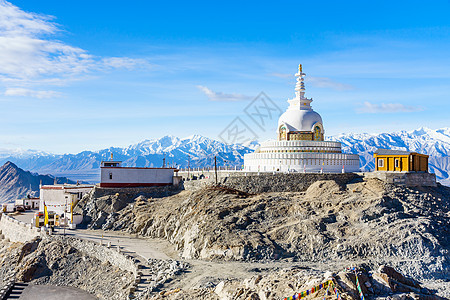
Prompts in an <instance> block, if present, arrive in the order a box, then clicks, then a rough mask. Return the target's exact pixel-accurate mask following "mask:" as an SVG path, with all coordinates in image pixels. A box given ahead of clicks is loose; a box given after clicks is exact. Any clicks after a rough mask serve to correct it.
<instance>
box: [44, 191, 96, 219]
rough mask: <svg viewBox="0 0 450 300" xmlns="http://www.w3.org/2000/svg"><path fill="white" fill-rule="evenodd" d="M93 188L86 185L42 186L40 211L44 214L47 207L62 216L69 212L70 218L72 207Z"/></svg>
mask: <svg viewBox="0 0 450 300" xmlns="http://www.w3.org/2000/svg"><path fill="white" fill-rule="evenodd" d="M93 187H94V186H93V185H86V184H57V185H41V187H40V203H39V211H42V212H43V211H44V205H45V206H47V210H48V211H54V212H55V213H56V214H57V215H60V216H61V215H63V214H64V212H67V216H68V215H69V214H70V213H71V212H72V207H73V206H74V205H75V204H76V203H77V202H78V201H79V200H81V198H83V196H84V195H86V194H87V193H89V192H90V191H91V189H92V188H93Z"/></svg>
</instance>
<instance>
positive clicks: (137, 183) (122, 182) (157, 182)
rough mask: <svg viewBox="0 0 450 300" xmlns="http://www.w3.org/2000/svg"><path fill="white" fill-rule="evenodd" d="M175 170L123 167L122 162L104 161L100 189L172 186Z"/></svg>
mask: <svg viewBox="0 0 450 300" xmlns="http://www.w3.org/2000/svg"><path fill="white" fill-rule="evenodd" d="M175 170H176V169H175V168H137V167H122V162H121V161H102V163H101V171H100V187H145V186H165V185H172V184H173V180H174V171H175Z"/></svg>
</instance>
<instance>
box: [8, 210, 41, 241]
mask: <svg viewBox="0 0 450 300" xmlns="http://www.w3.org/2000/svg"><path fill="white" fill-rule="evenodd" d="M40 235H41V230H40V229H39V228H36V227H31V224H26V223H24V222H21V221H19V220H16V219H14V218H12V217H10V216H8V215H5V214H3V215H0V237H3V238H7V239H9V240H10V241H11V242H20V243H26V242H29V241H31V240H32V239H34V238H35V237H38V236H40Z"/></svg>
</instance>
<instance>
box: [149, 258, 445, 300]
mask: <svg viewBox="0 0 450 300" xmlns="http://www.w3.org/2000/svg"><path fill="white" fill-rule="evenodd" d="M356 279H358V280H356ZM328 286H329V287H328ZM358 287H359V288H358ZM334 288H336V289H337V291H338V292H339V296H340V299H343V300H357V299H361V297H360V293H359V290H361V291H362V292H363V295H364V296H365V299H405V300H406V299H411V300H413V299H428V300H445V299H446V298H443V297H440V296H438V295H436V293H435V291H431V290H429V289H427V288H424V287H422V285H421V284H420V283H418V282H417V281H415V280H414V279H411V278H408V277H405V276H404V275H402V274H400V273H398V272H397V271H396V270H394V269H393V268H391V267H388V266H381V267H380V268H379V269H378V271H372V270H368V269H366V268H365V267H356V268H346V269H342V270H340V271H336V272H330V271H328V272H321V271H318V270H315V269H310V268H304V267H303V268H302V267H291V268H286V269H283V270H278V271H275V272H271V273H266V274H261V273H260V274H254V275H252V276H249V277H248V278H246V279H243V280H237V279H226V280H221V281H219V282H218V283H212V282H211V284H210V285H209V286H206V287H200V288H197V289H194V290H180V289H173V290H167V291H165V292H164V293H160V294H159V295H154V296H153V297H152V298H151V299H153V300H156V299H208V300H213V299H214V300H218V299H255V300H266V299H286V298H287V297H291V298H288V299H300V297H299V295H302V294H303V297H304V296H305V294H306V291H308V297H307V298H306V299H336V293H335V292H334ZM326 295H328V297H327V296H326ZM303 297H302V298H303Z"/></svg>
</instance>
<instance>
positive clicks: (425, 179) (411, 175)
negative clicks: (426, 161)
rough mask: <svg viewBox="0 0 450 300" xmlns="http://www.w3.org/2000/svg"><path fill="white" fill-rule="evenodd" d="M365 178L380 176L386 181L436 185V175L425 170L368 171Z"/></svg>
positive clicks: (414, 184) (400, 183)
mask: <svg viewBox="0 0 450 300" xmlns="http://www.w3.org/2000/svg"><path fill="white" fill-rule="evenodd" d="M364 177H365V178H378V179H380V180H382V181H384V182H387V183H391V184H397V185H405V186H411V187H412V186H436V175H435V174H433V173H425V172H382V171H376V172H366V173H364Z"/></svg>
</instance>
